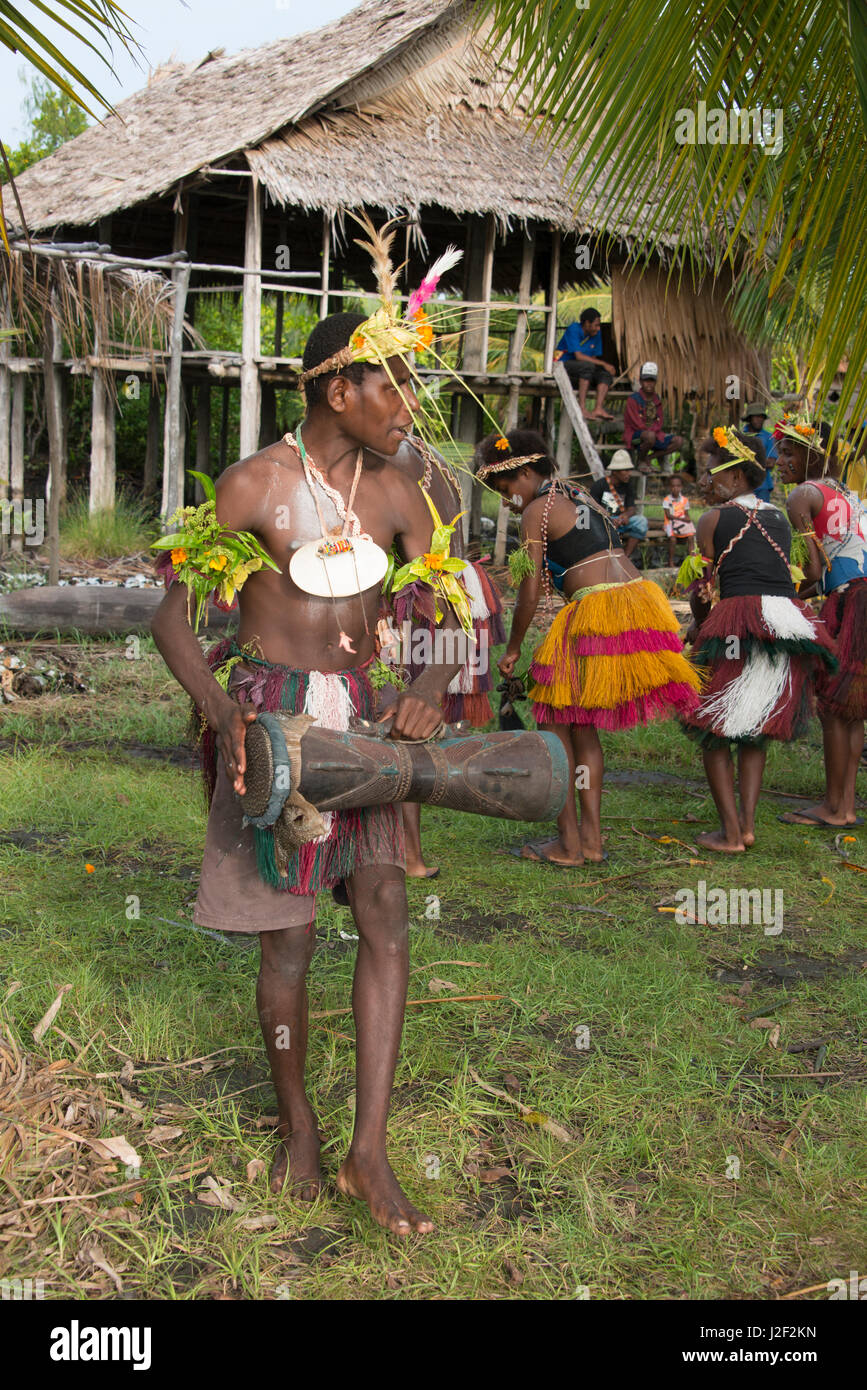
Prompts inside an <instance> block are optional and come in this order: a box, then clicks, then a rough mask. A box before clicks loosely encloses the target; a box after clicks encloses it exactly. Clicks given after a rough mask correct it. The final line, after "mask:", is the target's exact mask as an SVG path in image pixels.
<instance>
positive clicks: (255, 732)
mask: <svg viewBox="0 0 867 1390" xmlns="http://www.w3.org/2000/svg"><path fill="white" fill-rule="evenodd" d="M244 747H245V751H246V755H247V768H246V771H245V773H244V783H245V786H246V791H245V792H244V795H243V796H242V797H240V802H241V806H242V808H243V811H244V818H245V820H246V821H248V822H249V823H250V824H251V825H256V826H258V827H259V828H260V829H265V828H266V827H267V826H269V825H273V824H274V822H275V821H276V820H277V817H278V816H279V815H280V812H281V811H282V810H283V806H284V804H285V802H286V798H287V797H288V795H289V792H290V789H291V788H290V778H289V755H288V753H287V751H286V740H285V738H284V736H283V730H282V729H281V728H280V725H279V723H278V721H277V720H276V719H275V718H274V716H273V715H271V714H265V713H263V714H260V715H259V717H258V718H257V719H256V720H255V721H254V722H253V723H252V724H248V725H247V732H246V738H245V745H244Z"/></svg>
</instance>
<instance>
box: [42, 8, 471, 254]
mask: <svg viewBox="0 0 867 1390" xmlns="http://www.w3.org/2000/svg"><path fill="white" fill-rule="evenodd" d="M455 8H456V7H455V4H454V0H395V3H393V4H388V3H383V0H366V3H364V4H362V5H360V6H359V7H358V9H355V10H352V11H351V12H350V13H349V14H347V15H345V16H344V18H343V19H339V20H337V21H336V22H335V23H333V24H328V25H326V26H325V27H324V28H322V29H317V30H315V31H314V32H312V33H307V34H300V35H296V36H294V37H293V38H290V39H280V40H278V41H277V42H275V43H270V44H266V45H264V46H262V47H261V48H254V49H247V50H245V51H243V52H241V53H238V54H236V55H235V56H234V57H224V56H222V55H221V54H219V53H217V54H213V55H212V54H208V55H207V57H206V58H204V59H202V61H201V62H198V63H190V64H180V63H179V64H171V65H167V66H166V67H163V68H160V69H158V70H157V71H156V73H155V74H154V75H153V77H152V79H151V80H150V81H149V82H148V84H147V86H146V87H144V88H143V89H142V91H140V92H137V93H136V94H135V95H134V96H132V97H130V98H129V99H128V100H127V101H124V102H122V103H121V104H120V105H119V106H118V108H117V115H115V116H111V117H109V118H108V119H107V120H106V121H104V122H103V123H102V124H100V125H93V126H90V127H89V128H88V129H87V130H86V131H84V133H83V134H81V135H79V136H77V137H76V139H74V140H70V141H69V142H68V143H67V144H65V145H63V146H61V148H60V149H59V150H57V151H56V153H55V154H53V155H50V156H48V158H46V159H43V160H40V162H39V163H38V164H35V165H33V166H32V167H31V168H30V169H28V170H27V171H26V172H25V173H23V174H22V175H21V177H20V179H18V180H16V183H17V185H18V188H19V192H20V195H21V201H22V204H23V207H24V213H25V216H26V218H27V221H28V225H29V226H30V228H31V229H32V230H34V231H38V230H41V229H43V228H48V227H55V226H59V225H66V226H90V225H92V224H94V223H96V222H97V221H98V220H99V219H100V218H101V217H106V216H109V215H110V214H111V213H113V212H116V211H118V210H119V209H121V208H128V207H132V206H134V205H135V204H137V203H142V202H144V201H146V200H147V199H150V198H153V197H156V196H158V195H160V194H163V193H165V192H166V191H167V190H168V189H170V188H172V187H173V186H174V185H176V184H177V183H178V182H179V180H181V179H183V178H186V177H189V176H190V175H191V174H193V173H194V172H195V171H196V170H198V169H201V168H203V167H204V166H206V165H209V164H221V163H223V162H225V161H226V160H227V159H229V158H230V157H231V156H232V155H233V154H235V153H238V152H241V151H243V150H244V149H246V148H247V147H248V146H253V145H257V144H259V143H260V142H261V141H262V140H265V139H267V137H268V136H269V135H272V134H274V132H275V131H277V130H279V129H280V128H281V127H283V126H286V125H288V124H291V123H295V122H297V121H300V120H301V119H302V118H303V117H304V116H305V115H308V114H309V113H310V112H312V111H315V110H316V109H317V108H318V107H320V106H321V105H322V104H323V103H324V102H326V101H327V100H328V99H329V98H330V97H331V96H333V94H335V93H336V92H337V91H339V89H340V88H341V87H343V86H345V85H346V83H347V82H348V81H349V80H350V79H357V78H358V77H359V76H360V75H362V74H364V73H367V72H370V71H372V70H373V69H375V68H376V67H377V66H378V65H380V64H381V63H383V62H384V61H385V60H386V59H388V58H394V57H396V56H397V55H399V54H400V53H401V52H402V51H403V50H405V49H406V48H407V46H409V45H411V44H412V43H413V42H414V40H416V39H417V38H418V37H419V36H420V35H422V34H424V33H425V31H427V30H430V29H431V28H433V27H435V26H436V25H437V23H438V22H439V21H440V20H441V19H442V17H443V16H444V15H445V14H446V13H447V12H448V11H449V10H454V9H455Z"/></svg>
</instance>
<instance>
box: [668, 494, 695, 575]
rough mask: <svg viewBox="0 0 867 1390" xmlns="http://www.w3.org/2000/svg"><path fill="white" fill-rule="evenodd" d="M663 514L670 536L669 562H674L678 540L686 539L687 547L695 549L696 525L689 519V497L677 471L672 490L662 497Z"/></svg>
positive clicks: (671, 563)
mask: <svg viewBox="0 0 867 1390" xmlns="http://www.w3.org/2000/svg"><path fill="white" fill-rule="evenodd" d="M662 515H663V517H664V518H665V521H664V524H663V528H662V529H663V530H664V532H665V534H666V535H667V536H668V563H669V564H670V565H673V564H674V550H675V546H676V545H677V542H678V541H686V545H687V549H688V550H692V549H694V541H693V537H694V536H695V527H694V526H693V524H692V522H691V521H690V519H689V498H688V497H687V495H686V493H685V492H684V490H683V478H682V477H681V476H680V474H679V473H675V474H674V477H673V478H672V480H671V492H669V493H668V494H667V496H665V497H663V499H662Z"/></svg>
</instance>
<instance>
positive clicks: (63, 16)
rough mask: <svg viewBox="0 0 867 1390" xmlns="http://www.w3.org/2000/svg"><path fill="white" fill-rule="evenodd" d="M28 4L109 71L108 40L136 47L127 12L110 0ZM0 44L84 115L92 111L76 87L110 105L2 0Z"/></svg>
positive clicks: (38, 0)
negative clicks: (36, 70) (84, 46)
mask: <svg viewBox="0 0 867 1390" xmlns="http://www.w3.org/2000/svg"><path fill="white" fill-rule="evenodd" d="M31 4H32V6H33V8H34V9H36V10H39V11H41V13H42V14H44V15H46V16H47V17H48V18H49V19H50V20H52V21H53V22H54V23H55V24H59V25H60V26H61V28H63V29H65V30H66V32H67V33H68V34H71V35H72V37H73V38H75V39H78V40H79V41H80V42H81V43H83V44H86V45H87V47H88V48H89V49H90V50H91V51H92V52H93V53H95V54H96V55H97V57H98V58H99V59H100V61H101V62H103V63H105V65H106V67H107V68H108V69H109V71H110V72H114V68H113V66H112V64H111V60H110V57H109V56H108V54H110V52H111V49H110V44H111V41H112V39H119V40H120V42H121V43H122V44H123V46H124V48H126V49H128V50H129V51H130V52H132V51H133V50H134V49H136V48H138V44H137V43H136V41H135V38H134V37H133V33H132V30H131V28H130V23H131V21H130V17H129V15H127V13H126V11H125V10H123V9H121V7H120V5H118V4H117V3H116V0H51V3H44V0H31ZM0 43H3V44H5V46H6V47H7V48H10V49H11V50H12V52H13V53H21V54H22V55H23V57H25V58H26V59H27V61H28V62H29V63H32V65H33V67H35V68H37V69H38V71H39V72H41V73H42V75H43V76H44V77H47V78H48V80H49V82H53V83H54V85H55V86H56V87H59V88H60V89H61V91H63V92H65V93H66V94H67V96H69V97H71V99H72V100H73V101H74V102H76V104H77V105H78V106H81V107H82V108H83V110H85V111H87V112H88V114H89V115H91V116H92V115H94V114H95V113H94V111H93V110H92V109H91V107H90V106H89V105H88V103H87V101H86V99H85V98H84V97H83V96H82V91H84V92H87V93H89V94H90V96H91V97H92V98H93V99H94V100H95V102H96V104H97V105H98V106H102V107H105V108H106V109H108V110H111V109H112V108H111V103H110V102H109V101H108V100H107V99H106V98H105V97H104V96H103V95H102V94H101V92H99V90H98V89H97V88H96V87H95V86H94V85H93V83H92V82H91V81H90V79H89V78H88V77H85V75H84V73H82V72H80V71H79V69H78V68H77V67H76V66H75V64H74V63H73V62H72V60H71V58H69V57H68V56H67V55H66V54H65V53H64V52H63V51H62V50H61V49H60V48H58V47H57V45H56V44H54V43H52V41H51V39H50V38H49V37H48V35H47V34H44V33H43V32H42V31H41V30H40V29H38V28H37V27H36V25H35V24H33V23H32V22H31V21H30V20H29V19H28V18H27V16H26V15H25V14H23V13H22V12H21V10H19V9H18V8H17V6H15V5H11V4H9V2H8V0H0ZM40 50H41V51H40ZM70 79H71V81H70ZM73 83H75V84H76V85H77V87H78V89H79V90H76V88H75V87H74V86H73V85H72V84H73Z"/></svg>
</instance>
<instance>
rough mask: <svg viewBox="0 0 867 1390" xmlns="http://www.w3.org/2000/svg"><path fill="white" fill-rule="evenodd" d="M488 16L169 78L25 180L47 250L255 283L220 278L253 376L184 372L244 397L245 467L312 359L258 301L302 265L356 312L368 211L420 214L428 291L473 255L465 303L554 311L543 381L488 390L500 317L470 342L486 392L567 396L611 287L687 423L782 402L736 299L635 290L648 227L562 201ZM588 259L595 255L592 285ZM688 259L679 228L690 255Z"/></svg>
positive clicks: (281, 52)
mask: <svg viewBox="0 0 867 1390" xmlns="http://www.w3.org/2000/svg"><path fill="white" fill-rule="evenodd" d="M473 8H474V7H473V6H472V5H470V4H467V3H465V0H393V3H391V4H389V3H383V0H365V3H363V4H361V5H359V7H358V8H357V9H355V10H353V11H351V12H350V13H349V14H348V15H346V16H345V17H344V18H343V19H340V20H338V21H336V22H335V23H332V24H329V25H326V26H325V27H324V28H322V29H319V30H316V31H315V32H313V33H308V34H302V35H300V36H296V37H293V38H291V39H285V40H280V41H278V42H275V43H270V44H267V45H265V46H264V47H261V48H257V49H251V50H247V51H245V52H242V53H239V54H236V55H235V56H232V57H229V56H226V55H225V54H224V53H223V52H222V51H221V50H220V51H215V52H212V53H209V54H208V55H207V56H206V57H205V58H204V59H202V61H201V62H198V63H190V64H181V63H176V64H170V65H167V66H166V67H163V68H161V69H158V70H157V71H156V72H155V73H154V74H153V75H152V77H151V79H150V80H149V82H148V84H147V86H146V87H144V88H143V89H142V91H140V92H138V93H136V94H135V95H134V96H132V97H130V98H129V99H128V100H127V101H125V102H123V103H122V104H121V105H120V107H119V108H118V112H117V114H116V115H113V116H111V117H110V118H109V119H107V120H106V121H105V122H103V123H102V124H100V125H94V126H92V127H90V128H89V129H88V130H86V131H85V132H84V133H83V134H82V135H79V136H78V137H77V138H76V139H74V140H72V141H70V142H69V143H68V144H66V145H64V146H62V147H61V149H59V150H58V151H57V152H56V153H55V154H54V155H51V156H50V157H49V158H47V159H45V160H42V161H41V162H40V163H39V164H37V165H35V166H33V167H32V168H31V169H29V170H27V172H26V173H24V174H23V175H22V176H21V179H20V180H19V193H20V197H21V202H22V204H23V207H24V211H25V215H26V218H27V221H28V225H29V228H30V230H31V232H34V233H38V234H40V235H42V236H45V235H52V236H54V237H55V238H63V239H64V240H69V239H71V238H74V237H81V236H90V237H92V236H93V234H94V231H96V232H97V234H98V236H99V238H100V240H101V241H103V242H109V243H110V245H111V249H112V251H113V252H114V253H115V254H117V255H120V256H123V257H136V258H143V259H146V258H149V257H160V256H164V255H165V254H166V253H169V252H178V251H180V250H182V249H186V250H187V251H188V252H189V254H190V256H191V257H192V260H193V262H194V265H193V269H192V277H191V280H190V293H191V294H195V293H196V292H197V290H198V291H199V292H202V291H203V288H204V287H206V286H208V285H211V286H213V285H214V284H220V283H227V280H228V282H229V283H230V284H231V285H232V287H233V288H234V289H235V290H236V291H238V290H239V289H240V286H241V283H242V281H241V279H240V278H235V279H234V280H232V278H231V276H228V277H227V274H226V272H225V270H224V269H221V267H223V268H224V267H233V266H235V267H238V268H239V270H238V271H237V272H236V276H239V275H240V268H241V267H242V266H243V267H244V272H245V278H244V279H243V284H244V287H245V288H244V295H243V298H244V302H245V346H244V348H243V350H242V354H241V358H240V360H238V359H237V358H236V360H235V362H234V363H232V362H224V363H223V365H222V367H220V366H219V364H218V365H217V366H215V364H214V362H213V361H211V362H209V363H208V362H205V361H204V360H203V356H204V355H203V354H202V353H199V354H198V355H197V354H195V353H192V352H190V351H186V352H184V354H183V370H184V374H185V378H186V379H188V380H201V379H202V374H203V373H205V380H207V371H210V372H211V373H212V376H213V375H219V376H222V377H223V379H224V380H227V379H231V380H236V379H238V378H240V381H241V390H242V436H241V446H242V452H243V451H244V450H245V449H246V448H247V447H249V446H251V442H254V441H255V438H256V437H257V435H258V419H259V408H260V394H259V393H260V391H261V382H262V380H264V381H265V382H266V383H267V382H268V381H272V382H275V383H276V384H278V385H286V386H288V385H291V384H292V382H293V381H294V377H293V374H292V373H293V368H294V365H295V364H296V363H297V354H298V352H299V350H300V347H301V345H300V344H290V345H287V351H288V352H289V355H288V356H283V347H282V343H281V342H279V341H278V342H277V343H276V344H275V347H274V349H273V353H272V355H271V356H270V357H268V356H266V355H264V354H263V348H262V345H261V343H260V341H259V318H258V316H257V309H256V303H255V302H254V300H255V301H258V302H260V298H261V289H262V286H263V285H265V288H266V290H267V289H269V288H270V289H274V288H275V285H274V284H271V285H270V286H269V285H268V283H267V282H268V278H269V276H270V277H272V279H273V277H274V271H273V270H272V269H270V268H271V267H274V266H275V264H276V263H277V262H276V259H275V251H276V248H278V247H281V246H284V247H288V248H289V253H290V258H291V268H292V272H293V273H295V274H296V275H300V276H301V277H302V278H303V277H304V276H305V275H306V276H307V277H308V280H309V279H310V277H312V276H313V275H314V274H315V275H316V277H317V280H318V285H317V286H316V287H315V288H314V287H313V286H310V287H309V290H308V291H307V292H309V293H311V294H313V295H316V296H318V298H319V302H320V304H321V306H322V312H328V311H329V310H332V309H334V308H337V307H339V304H340V302H341V299H340V296H341V294H347V293H351V292H352V291H351V290H344V288H343V287H344V285H345V284H350V285H353V286H358V285H364V286H366V285H370V284H371V281H372V277H371V271H370V266H369V263H368V262H367V260H366V258H365V256H364V254H363V253H362V252H360V251H359V250H358V249H357V248H356V247H355V246H354V244H353V242H352V235H351V234H350V233H348V231H347V228H346V226H345V224H344V214H345V212H346V211H347V210H349V209H353V208H360V207H362V206H364V207H366V208H367V209H368V210H369V211H370V212H371V213H372V215H373V216H374V218H375V219H380V218H382V217H383V216H384V215H387V214H393V213H398V212H400V213H404V214H406V215H407V232H406V239H405V246H403V247H402V248H401V250H402V251H403V252H404V254H405V255H407V256H408V258H409V262H410V264H409V268H408V271H407V275H408V278H409V279H410V280H412V279H413V278H415V277H416V275H417V272H418V271H419V269H420V268H421V266H422V265H423V263H425V262H426V261H427V260H428V259H429V258H430V257H431V256H433V255H435V254H438V253H439V252H440V251H442V250H443V249H444V247H445V245H446V244H447V243H448V242H450V241H456V242H457V243H458V244H459V245H463V246H464V247H465V248H466V256H465V262H464V283H463V300H464V302H469V303H471V304H480V303H481V304H486V303H488V302H489V301H490V300H491V297H492V294H497V293H507V294H509V295H511V296H517V299H516V303H527V302H528V301H529V299H530V298H531V296H534V295H536V296H538V295H539V293H540V292H543V293H544V296H545V301H546V304H547V306H548V309H547V320H546V321H547V324H548V328H547V331H546V334H545V354H544V357H545V361H544V368H545V371H544V373H543V374H542V376H541V377H540V375H539V373H538V370H537V371H536V373H535V376H534V374H532V373H528V372H526V371H524V372H523V373H522V372H521V370H520V369H521V365H522V363H521V344H520V342H517V351H516V352H513V353H511V354H510V362H509V370H508V372H507V373H505V374H503V376H502V377H498V378H494V377H491V376H490V374H488V363H487V318H486V320H485V323H484V324H475V325H474V327H473V329H472V331H471V332H469V333H468V334H467V338H466V351H465V358H464V366H465V368H467V369H468V370H469V369H472V370H474V371H475V372H476V373H477V374H481V375H480V377H479V379H478V381H477V385H478V389H482V386H483V385H484V390H485V392H486V393H488V392H491V393H494V392H497V391H499V392H501V393H503V394H511V395H514V390H515V389H516V388H515V382H516V381H517V382H518V386H519V387H520V393H521V395H524V394H533V393H535V394H537V395H540V396H543V397H547V396H550V395H552V394H554V393H555V391H556V388H555V387H554V385H553V382H552V380H551V377H550V368H551V357H552V353H553V346H554V342H555V339H556V336H558V335H557V331H556V330H557V325H556V292H557V289H558V287H559V286H560V285H562V284H569V283H576V282H577V283H580V282H582V281H587V282H590V283H592V282H593V277H595V276H597V275H601V276H604V277H606V278H612V279H613V287H614V314H613V317H614V329H615V333H616V338H617V346H618V348H619V350H620V358H621V366H622V368H623V369H624V370H625V371H628V370H629V369H630V368H631V369H633V370H634V369H635V368H637V364H638V363H639V362H640V361H641V360H642V359H643V358H645V357H650V356H652V357H654V358H656V360H658V361H659V362H660V365H661V367H662V369H663V373H664V382H663V384H664V386H665V387H666V388H667V390H668V391H669V393H670V394H671V398H672V405H674V406H675V407H676V406H678V405H679V403H680V401H681V400H682V399H683V397H684V396H686V395H688V394H690V393H693V394H697V395H698V396H699V397H701V398H704V399H705V400H707V399H710V398H713V399H714V401H715V402H716V403H717V405H722V404H723V403H724V402H725V400H726V396H725V387H726V378H727V377H730V376H732V375H737V376H740V377H741V378H742V379H743V380H744V381H745V382H746V383H747V386H746V387H745V389H746V390H748V391H749V392H750V393H752V392H754V391H755V390H756V389H757V388H758V387H760V386H762V385H766V380H767V363H766V362H765V361H764V360H763V359H762V358H761V357H760V356H758V355H757V354H756V353H755V352H753V351H752V350H751V349H750V348H749V347H748V345H747V344H745V343H744V342H743V340H742V339H741V338H740V337H739V336H738V335H737V334H735V333H734V330H733V329H732V328H731V325H730V323H729V321H728V318H727V315H726V312H725V308H724V306H723V304H722V298H723V296H722V295H721V294H720V293H719V291H717V293H716V294H712V292H711V289H710V287H709V285H708V284H707V283H706V284H704V285H702V286H701V287H700V288H699V291H698V292H697V293H696V292H695V291H694V290H693V289H692V288H691V287H687V286H686V285H684V287H683V288H682V289H681V290H680V292H677V291H676V290H675V289H674V288H669V291H668V296H667V297H666V296H665V294H664V276H663V275H662V274H661V272H660V273H657V268H654V267H653V266H652V267H651V268H650V270H649V271H647V270H644V269H642V270H641V271H640V272H636V273H635V274H632V275H628V274H627V272H628V270H629V267H630V255H631V250H632V245H633V243H632V241H631V240H630V236H631V235H634V234H635V233H636V231H638V232H640V225H638V227H637V228H636V227H633V228H629V229H627V228H625V227H619V226H614V227H606V228H600V227H598V226H594V225H592V223H591V221H590V218H589V213H588V209H589V206H590V199H589V198H588V199H586V200H583V199H582V198H581V197H580V196H579V197H578V198H577V200H576V199H575V198H573V197H572V196H569V195H567V194H566V192H565V191H564V175H565V162H564V161H565V156H564V154H563V153H562V152H561V151H554V152H553V153H552V152H549V151H547V150H546V149H545V147H544V144H543V141H542V140H541V139H540V138H537V135H536V133H534V131H533V130H531V129H530V128H529V127H528V125H527V124H526V122H525V120H524V111H523V110H522V108H521V106H520V105H517V106H516V105H514V104H513V103H512V100H511V98H507V97H506V94H505V93H506V80H505V79H506V77H507V76H508V64H509V59H508V55H505V56H502V57H501V58H500V59H499V60H498V62H497V63H496V64H494V63H492V62H491V61H490V59H488V58H487V57H485V56H484V55H483V53H482V51H481V48H480V45H479V42H478V40H477V37H476V36H475V35H474V33H473V27H472V23H471V19H472V10H473ZM603 234H604V240H603ZM578 245H585V246H589V247H590V248H591V252H592V255H591V259H590V263H589V265H586V264H585V265H583V266H582V268H581V269H580V270H579V269H576V257H575V248H576V246H578ZM677 245H678V243H677V233H676V229H673V230H672V234H671V237H670V239H669V246H668V250H669V251H670V253H671V255H672V256H674V255H676V252H677ZM320 276H321V279H319V277H320ZM260 277H261V278H260ZM292 288H293V289H295V290H297V289H299V288H301V289H302V290H303V289H304V287H303V286H298V285H293V286H292ZM355 292H356V293H357V291H355ZM543 311H544V306H540V312H543ZM515 312H516V315H517V318H516V321H515V322H516V326H515V333H514V335H513V346H514V345H515V341H516V340H517V339H519V338H520V339H521V340H523V337H522V335H523V333H525V332H526V315H525V316H524V320H523V328H522V326H521V314H520V312H519V311H518V310H517V309H516V310H515ZM269 373H270V376H269ZM486 374H487V375H486ZM482 378H483V379H484V381H482ZM531 378H532V379H531ZM245 382H246V386H245ZM509 383H511V384H509ZM245 402H246V404H245ZM515 410H517V399H515ZM254 416H255V427H254V423H253V420H254ZM244 419H246V420H247V426H246V432H245V427H244V425H243V420H244ZM467 437H469V435H467Z"/></svg>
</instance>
